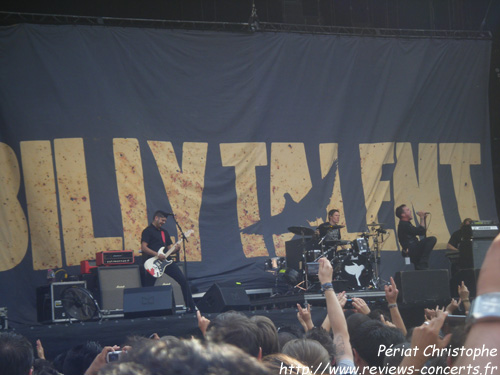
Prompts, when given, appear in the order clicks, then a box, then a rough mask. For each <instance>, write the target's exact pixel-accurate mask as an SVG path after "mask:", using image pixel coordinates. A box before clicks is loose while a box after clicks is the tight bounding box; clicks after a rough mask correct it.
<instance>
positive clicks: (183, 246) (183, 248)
mask: <svg viewBox="0 0 500 375" xmlns="http://www.w3.org/2000/svg"><path fill="white" fill-rule="evenodd" d="M172 217H173V218H174V223H175V225H176V226H177V228H178V229H179V232H180V233H181V237H182V253H183V255H184V267H183V268H184V277H185V278H186V282H187V283H188V285H189V281H188V280H189V279H188V272H187V258H186V242H189V241H188V239H187V238H186V236H185V235H184V231H183V230H182V228H181V226H180V224H179V222H178V221H177V219H176V218H175V215H172Z"/></svg>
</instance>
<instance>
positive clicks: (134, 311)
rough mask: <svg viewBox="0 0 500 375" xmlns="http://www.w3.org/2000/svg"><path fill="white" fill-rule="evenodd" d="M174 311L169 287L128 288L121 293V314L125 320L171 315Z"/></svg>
mask: <svg viewBox="0 0 500 375" xmlns="http://www.w3.org/2000/svg"><path fill="white" fill-rule="evenodd" d="M174 310H175V301H174V294H173V292H172V286H171V285H165V286H150V287H146V288H129V289H125V290H124V291H123V314H124V316H125V318H126V319H130V318H140V317H147V316H165V315H172V314H173V313H174Z"/></svg>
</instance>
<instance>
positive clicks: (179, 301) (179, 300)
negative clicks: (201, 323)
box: [155, 267, 186, 307]
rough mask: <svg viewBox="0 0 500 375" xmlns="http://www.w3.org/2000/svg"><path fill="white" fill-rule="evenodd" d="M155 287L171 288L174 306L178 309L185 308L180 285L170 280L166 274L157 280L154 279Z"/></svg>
mask: <svg viewBox="0 0 500 375" xmlns="http://www.w3.org/2000/svg"><path fill="white" fill-rule="evenodd" d="M179 268H180V269H181V271H182V267H179ZM155 286H172V289H173V291H174V298H175V304H176V306H179V307H184V306H186V303H185V302H184V296H183V295H182V289H181V287H180V285H179V284H178V283H177V281H175V280H174V279H172V278H171V277H170V276H168V275H167V274H166V273H164V274H163V275H161V276H160V277H159V278H157V279H156V281H155Z"/></svg>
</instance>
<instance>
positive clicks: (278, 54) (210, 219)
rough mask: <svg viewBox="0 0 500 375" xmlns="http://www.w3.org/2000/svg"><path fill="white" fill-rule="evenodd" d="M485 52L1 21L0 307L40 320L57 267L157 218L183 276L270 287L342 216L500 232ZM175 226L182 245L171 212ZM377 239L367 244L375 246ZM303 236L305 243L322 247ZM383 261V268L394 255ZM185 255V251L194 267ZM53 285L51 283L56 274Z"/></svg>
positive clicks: (463, 44)
mask: <svg viewBox="0 0 500 375" xmlns="http://www.w3.org/2000/svg"><path fill="white" fill-rule="evenodd" d="M490 49H491V43H490V41H484V40H452V39H437V38H432V39H431V38H429V39H425V38H414V39H405V38H375V37H355V36H334V35H308V34H298V33H259V32H257V33H243V32H242V33H229V32H226V33H223V32H207V31H185V30H182V31H176V30H159V29H145V28H144V29H140V28H119V27H101V26H47V25H43V26H42V25H28V24H20V25H16V26H12V27H3V28H1V29H0V66H1V70H0V181H1V183H0V186H1V188H0V243H1V244H2V250H1V252H0V289H1V291H0V307H2V306H7V307H8V308H9V318H11V319H12V320H14V321H18V322H33V321H35V320H36V317H35V288H36V287H37V286H40V285H43V284H45V283H46V275H47V269H56V270H57V269H64V270H65V271H67V272H68V273H69V274H70V275H78V274H79V267H78V266H79V264H80V261H82V260H92V259H95V254H96V253H97V252H100V251H106V250H120V249H127V250H134V251H135V252H136V254H137V255H138V254H139V252H138V251H139V249H140V234H141V231H142V229H143V228H145V227H146V226H147V225H148V224H149V223H150V222H151V220H152V215H153V213H154V211H155V210H158V209H162V210H164V211H167V212H171V213H174V214H175V219H176V220H177V222H178V224H179V226H180V228H182V230H184V231H187V230H189V229H192V230H194V234H193V235H192V236H191V237H190V238H189V239H188V242H186V243H185V257H186V258H187V261H188V262H187V266H188V267H187V270H188V277H189V279H190V280H191V282H192V284H193V285H194V286H196V287H198V288H199V289H200V290H206V289H207V288H208V287H209V286H211V285H212V283H213V282H216V281H227V280H229V281H239V282H241V283H242V284H243V285H244V286H245V287H246V288H258V287H272V285H273V284H274V276H273V275H272V274H271V273H269V272H265V271H264V262H265V260H266V259H268V258H272V257H283V256H285V242H287V241H289V240H292V239H300V236H297V235H295V234H294V233H291V232H290V231H289V230H288V228H289V227H292V226H295V227H297V226H299V227H301V226H302V227H308V228H309V227H310V228H315V227H316V226H317V225H319V224H320V223H322V222H323V221H325V219H326V214H327V211H328V210H329V209H331V208H337V209H339V210H340V213H341V224H342V225H345V228H343V229H342V230H341V233H342V238H343V239H351V240H352V239H355V238H357V237H359V236H360V233H363V232H365V233H373V231H372V229H373V228H375V227H371V226H368V224H371V223H383V229H385V230H386V231H387V234H385V235H384V238H383V241H382V243H381V245H380V246H381V249H382V250H383V251H382V253H383V258H382V263H381V268H382V269H383V271H384V272H385V276H386V278H387V276H388V275H390V274H391V273H392V272H393V271H394V270H398V269H400V268H401V267H403V265H404V262H403V259H402V257H401V256H400V255H399V252H398V250H399V244H398V243H397V236H396V232H395V228H396V226H397V223H398V220H397V219H396V218H395V215H394V210H395V208H396V207H397V206H398V205H400V204H402V203H405V204H407V205H408V206H409V207H411V208H412V209H414V210H415V211H419V210H422V211H427V212H430V213H431V215H430V229H429V231H428V234H429V235H434V236H436V237H437V238H438V244H437V246H436V248H439V249H443V248H445V246H446V243H447V242H448V239H449V237H450V233H452V232H453V231H454V230H456V229H458V227H459V224H460V222H461V220H463V219H464V218H466V217H471V218H474V219H483V220H485V219H491V220H497V217H496V213H495V209H494V205H493V204H491V202H493V200H494V195H493V184H492V172H491V156H490V139H489V118H488V73H489V61H490ZM166 228H167V229H168V231H169V233H170V234H171V235H172V238H173V240H177V239H178V237H179V229H178V228H179V227H177V226H176V225H175V223H174V221H173V219H172V217H169V219H168V222H167V224H166ZM372 238H373V237H370V246H372V244H371V239H372ZM309 239H310V238H307V239H306V240H309ZM384 258H385V259H386V260H384ZM181 259H184V254H182V255H181ZM61 274H62V273H59V274H58V275H61Z"/></svg>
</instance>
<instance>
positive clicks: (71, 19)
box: [0, 12, 492, 40]
mask: <svg viewBox="0 0 500 375" xmlns="http://www.w3.org/2000/svg"><path fill="white" fill-rule="evenodd" d="M18 23H36V24H51V25H95V26H114V27H142V28H159V29H185V30H208V31H229V32H288V33H302V34H325V35H343V36H346V35H347V36H369V37H382V38H395V37H396V38H437V39H482V40H489V39H491V38H492V35H491V32H490V31H474V30H415V29H383V28H371V27H343V26H322V25H303V24H285V23H270V22H259V21H258V18H254V19H252V17H251V18H250V20H249V22H248V23H234V22H204V21H180V20H179V21H177V20H162V19H147V18H115V17H89V16H77V15H60V14H39V13H15V12H0V25H13V24H18Z"/></svg>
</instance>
